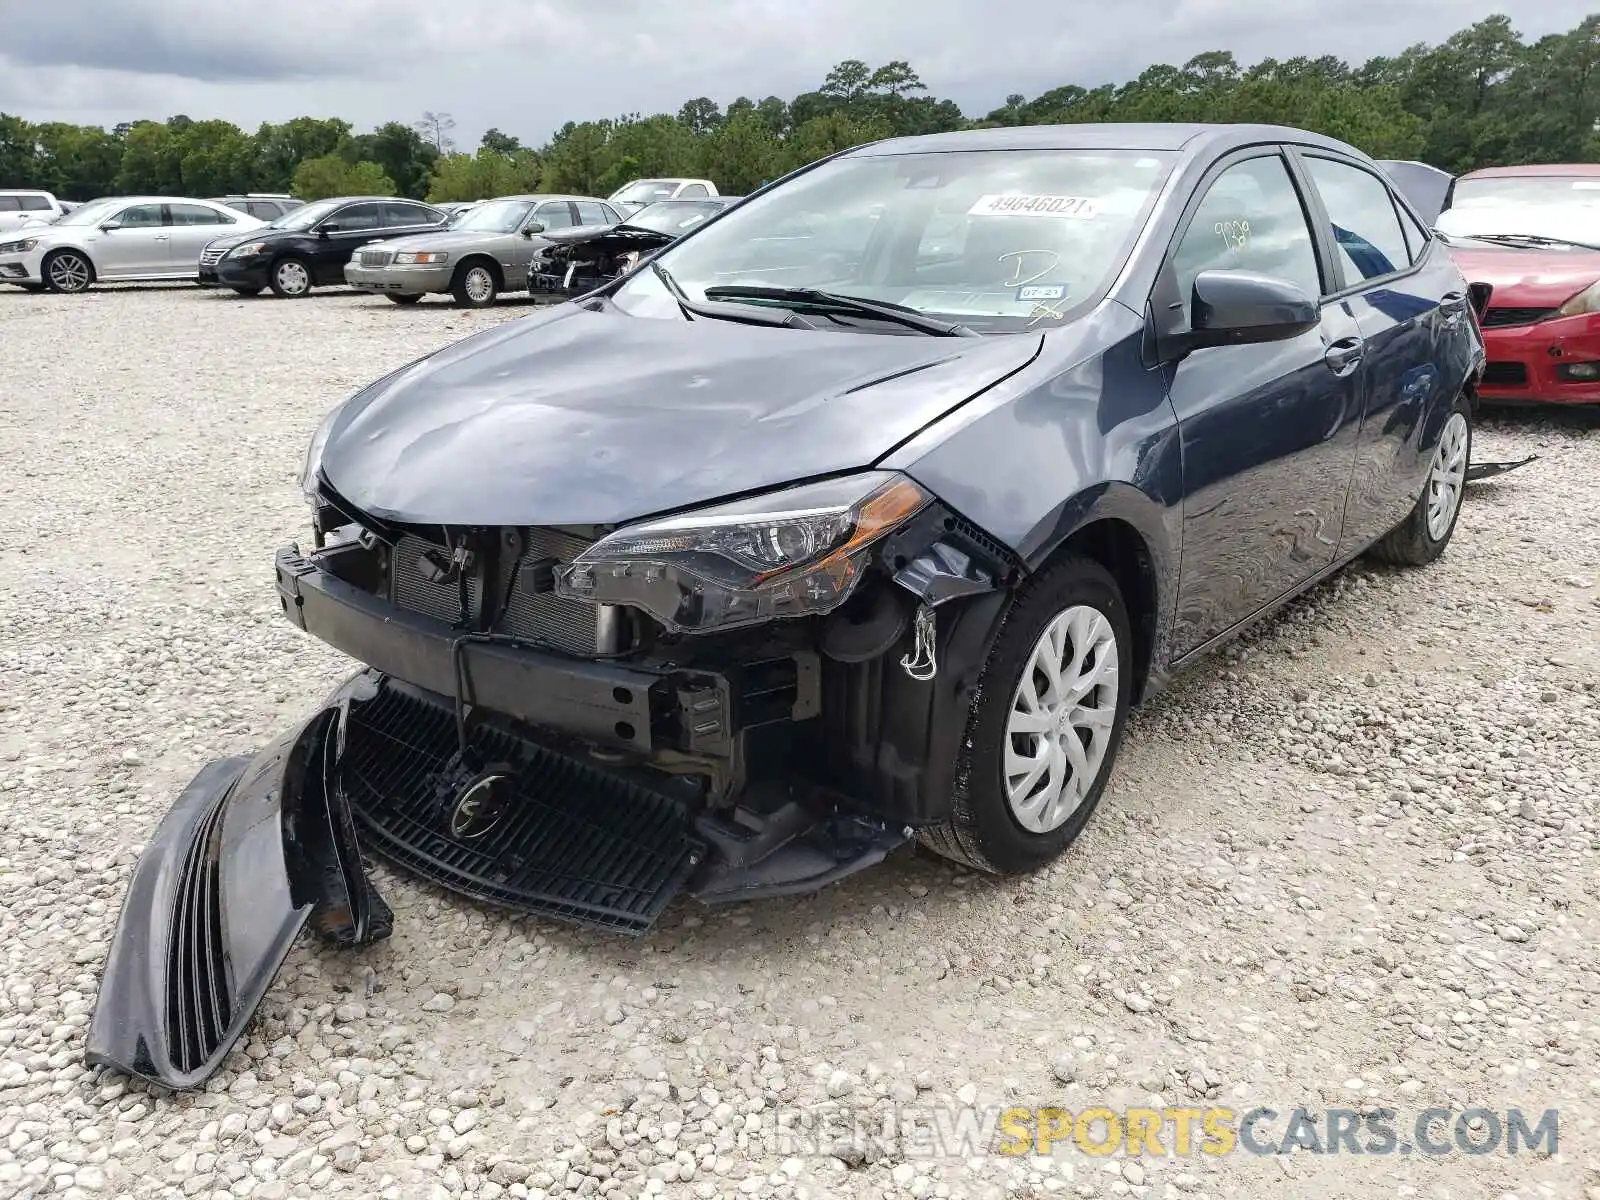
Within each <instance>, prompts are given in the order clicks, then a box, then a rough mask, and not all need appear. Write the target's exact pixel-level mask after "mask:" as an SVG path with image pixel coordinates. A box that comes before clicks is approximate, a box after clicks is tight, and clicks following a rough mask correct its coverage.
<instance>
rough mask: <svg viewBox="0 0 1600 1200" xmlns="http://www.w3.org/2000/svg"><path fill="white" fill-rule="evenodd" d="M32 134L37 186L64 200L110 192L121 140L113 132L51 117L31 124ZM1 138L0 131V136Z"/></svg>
mask: <svg viewBox="0 0 1600 1200" xmlns="http://www.w3.org/2000/svg"><path fill="white" fill-rule="evenodd" d="M0 120H3V118H0ZM33 136H34V139H35V143H36V145H37V146H38V152H39V158H38V167H37V172H36V178H37V180H38V183H39V185H40V186H41V187H45V188H48V189H49V190H50V191H52V192H54V193H55V194H56V195H57V196H59V197H61V198H62V199H64V200H90V199H93V198H94V197H96V196H104V195H108V194H110V192H111V191H112V189H113V188H114V186H115V184H116V180H117V171H118V169H119V168H120V167H121V165H122V143H121V142H120V141H118V140H117V138H116V137H115V136H114V135H112V134H109V133H107V132H106V131H105V130H104V129H101V128H99V127H97V126H94V125H69V124H66V123H65V122H62V121H51V122H48V123H47V124H44V125H38V126H35V127H34V131H33ZM3 138H4V134H3V133H0V140H3ZM3 154H4V150H3V149H0V155H3ZM3 177H4V172H3V171H0V178H3Z"/></svg>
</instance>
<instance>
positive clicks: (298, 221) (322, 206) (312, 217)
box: [268, 200, 345, 229]
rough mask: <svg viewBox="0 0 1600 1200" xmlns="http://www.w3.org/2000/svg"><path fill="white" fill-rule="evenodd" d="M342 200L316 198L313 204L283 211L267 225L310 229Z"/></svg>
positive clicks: (337, 206) (274, 227)
mask: <svg viewBox="0 0 1600 1200" xmlns="http://www.w3.org/2000/svg"><path fill="white" fill-rule="evenodd" d="M344 203H345V202H344V201H343V200H318V201H316V202H315V203H313V204H303V205H301V206H300V207H299V208H297V209H295V210H294V211H293V212H288V213H284V214H283V216H281V217H279V218H278V219H277V220H276V221H273V222H272V223H271V225H269V226H268V228H270V229H310V228H311V227H312V226H313V225H315V224H316V223H317V222H318V221H320V220H322V219H323V218H324V217H326V216H327V215H328V214H329V213H331V212H333V211H334V210H335V209H338V208H340V207H341V206H342V205H343V204H344Z"/></svg>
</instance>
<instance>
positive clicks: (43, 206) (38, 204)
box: [17, 196, 50, 212]
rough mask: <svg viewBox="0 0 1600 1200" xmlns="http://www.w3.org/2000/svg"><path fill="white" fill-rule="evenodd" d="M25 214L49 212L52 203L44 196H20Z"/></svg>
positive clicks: (19, 199)
mask: <svg viewBox="0 0 1600 1200" xmlns="http://www.w3.org/2000/svg"><path fill="white" fill-rule="evenodd" d="M17 200H18V201H19V202H20V204H21V207H22V211H23V212H49V211H50V201H48V200H46V199H45V198H44V197H43V196H18V197H17Z"/></svg>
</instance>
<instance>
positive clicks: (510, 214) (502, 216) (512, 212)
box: [450, 200, 533, 233]
mask: <svg viewBox="0 0 1600 1200" xmlns="http://www.w3.org/2000/svg"><path fill="white" fill-rule="evenodd" d="M532 208H533V202H532V201H531V200H493V201H490V202H489V203H488V204H479V205H477V206H476V207H474V208H468V209H463V210H462V211H460V212H458V213H456V214H455V219H454V220H453V221H451V222H450V228H451V229H452V230H477V231H478V232H480V233H515V232H516V231H517V230H518V228H520V227H521V225H522V222H523V221H524V220H525V219H526V218H527V216H528V212H529V210H531V209H532Z"/></svg>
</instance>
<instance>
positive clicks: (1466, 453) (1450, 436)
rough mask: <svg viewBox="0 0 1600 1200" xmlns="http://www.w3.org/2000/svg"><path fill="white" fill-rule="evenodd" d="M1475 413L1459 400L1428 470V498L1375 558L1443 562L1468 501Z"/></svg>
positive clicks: (1381, 545)
mask: <svg viewBox="0 0 1600 1200" xmlns="http://www.w3.org/2000/svg"><path fill="white" fill-rule="evenodd" d="M1471 412H1472V409H1471V405H1470V404H1469V403H1468V401H1467V398H1466V397H1465V396H1460V397H1457V399H1456V403H1455V407H1454V408H1453V409H1451V411H1450V415H1449V417H1447V418H1446V419H1445V423H1444V431H1443V432H1442V433H1441V434H1440V435H1439V445H1438V446H1437V447H1436V448H1435V449H1434V452H1433V461H1432V462H1431V463H1429V465H1428V482H1427V483H1426V484H1424V485H1423V488H1422V495H1421V496H1419V497H1417V503H1416V506H1415V507H1414V508H1413V509H1412V510H1411V512H1410V514H1409V515H1408V516H1407V517H1406V519H1405V520H1404V521H1402V522H1400V524H1398V525H1396V526H1395V527H1394V528H1393V529H1391V530H1390V531H1389V532H1388V533H1386V534H1385V535H1384V536H1383V538H1382V539H1381V540H1380V541H1379V542H1378V543H1377V544H1376V545H1375V546H1373V547H1372V550H1371V554H1372V556H1373V557H1374V558H1376V559H1379V560H1380V561H1382V562H1387V563H1394V564H1396V565H1398V566H1404V567H1420V566H1424V565H1425V564H1427V563H1431V562H1432V561H1433V560H1434V559H1436V558H1438V557H1439V555H1441V554H1443V553H1444V548H1445V547H1446V546H1447V545H1449V544H1450V537H1451V535H1452V534H1454V533H1455V531H1456V519H1457V518H1458V517H1459V516H1460V515H1461V501H1462V500H1463V498H1465V496H1466V490H1467V488H1466V483H1467V464H1468V463H1469V462H1471V461H1472V417H1471Z"/></svg>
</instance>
